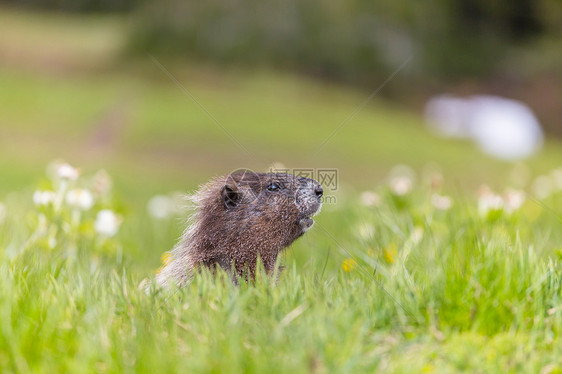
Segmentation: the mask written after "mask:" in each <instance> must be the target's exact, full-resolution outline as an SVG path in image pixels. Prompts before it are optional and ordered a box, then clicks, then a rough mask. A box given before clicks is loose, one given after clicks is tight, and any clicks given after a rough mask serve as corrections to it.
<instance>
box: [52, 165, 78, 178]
mask: <svg viewBox="0 0 562 374" xmlns="http://www.w3.org/2000/svg"><path fill="white" fill-rule="evenodd" d="M56 172H57V176H58V177H59V178H60V179H67V180H71V181H75V180H76V179H78V175H79V174H80V173H79V171H78V169H76V168H74V167H72V166H71V165H70V164H67V163H66V162H65V163H62V164H59V165H58V166H57V169H56Z"/></svg>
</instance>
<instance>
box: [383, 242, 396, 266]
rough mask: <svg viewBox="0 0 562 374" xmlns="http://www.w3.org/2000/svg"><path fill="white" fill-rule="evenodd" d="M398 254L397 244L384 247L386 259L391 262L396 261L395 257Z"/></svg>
mask: <svg viewBox="0 0 562 374" xmlns="http://www.w3.org/2000/svg"><path fill="white" fill-rule="evenodd" d="M396 254H397V252H396V246H395V245H394V244H391V245H389V246H388V247H386V248H384V249H383V256H384V260H385V261H386V262H387V263H389V264H393V263H394V258H395V257H396Z"/></svg>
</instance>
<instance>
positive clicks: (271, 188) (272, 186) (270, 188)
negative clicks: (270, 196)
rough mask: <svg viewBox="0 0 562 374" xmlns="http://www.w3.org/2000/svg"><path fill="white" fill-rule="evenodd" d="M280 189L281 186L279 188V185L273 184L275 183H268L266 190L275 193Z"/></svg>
mask: <svg viewBox="0 0 562 374" xmlns="http://www.w3.org/2000/svg"><path fill="white" fill-rule="evenodd" d="M280 189H281V186H279V184H278V183H275V182H273V183H270V184H269V185H268V186H267V190H268V191H271V192H277V191H279V190H280Z"/></svg>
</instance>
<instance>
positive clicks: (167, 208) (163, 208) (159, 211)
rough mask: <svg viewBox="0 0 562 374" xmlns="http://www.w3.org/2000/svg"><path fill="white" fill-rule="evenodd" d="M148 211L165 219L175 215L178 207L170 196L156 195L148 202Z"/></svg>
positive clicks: (158, 217) (153, 215) (156, 216)
mask: <svg viewBox="0 0 562 374" xmlns="http://www.w3.org/2000/svg"><path fill="white" fill-rule="evenodd" d="M147 209H148V213H150V215H151V216H152V217H154V218H156V219H165V218H168V217H170V216H173V215H174V214H175V212H176V211H177V209H176V204H175V202H174V200H173V199H172V198H170V197H168V196H164V195H156V196H154V197H152V198H151V199H150V200H149V201H148V204H147Z"/></svg>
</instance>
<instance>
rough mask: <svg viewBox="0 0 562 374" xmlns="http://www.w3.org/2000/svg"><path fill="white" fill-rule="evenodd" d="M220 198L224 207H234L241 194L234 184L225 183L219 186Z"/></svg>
mask: <svg viewBox="0 0 562 374" xmlns="http://www.w3.org/2000/svg"><path fill="white" fill-rule="evenodd" d="M221 198H222V202H223V203H224V206H225V207H227V208H234V207H235V206H236V205H238V202H239V201H240V198H241V196H240V193H239V192H238V189H237V188H236V187H235V186H229V185H227V184H225V185H224V186H223V187H222V188H221Z"/></svg>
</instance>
